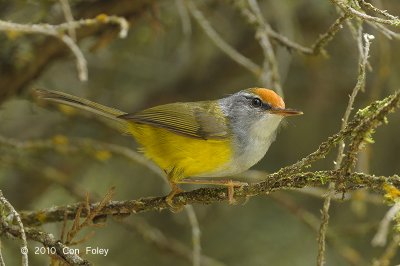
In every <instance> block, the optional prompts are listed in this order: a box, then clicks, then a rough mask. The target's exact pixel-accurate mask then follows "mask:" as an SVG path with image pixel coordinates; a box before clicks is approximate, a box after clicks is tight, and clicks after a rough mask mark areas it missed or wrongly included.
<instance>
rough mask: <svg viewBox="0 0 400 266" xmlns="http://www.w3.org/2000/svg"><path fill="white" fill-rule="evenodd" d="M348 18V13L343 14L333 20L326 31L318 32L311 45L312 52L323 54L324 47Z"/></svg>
mask: <svg viewBox="0 0 400 266" xmlns="http://www.w3.org/2000/svg"><path fill="white" fill-rule="evenodd" d="M348 18H349V15H348V14H343V15H341V16H340V17H339V18H337V19H336V20H335V22H334V23H333V24H332V25H331V26H330V27H329V29H328V31H327V32H325V33H323V34H320V35H319V37H318V39H317V40H316V41H315V43H314V44H313V45H312V48H311V50H312V54H314V55H318V54H320V53H322V54H324V53H325V52H324V47H325V46H326V45H327V44H328V43H329V42H330V41H332V39H333V37H335V35H336V33H337V32H338V31H339V30H340V29H342V28H343V23H344V22H345V21H346V19H348Z"/></svg>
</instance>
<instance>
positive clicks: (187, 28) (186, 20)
mask: <svg viewBox="0 0 400 266" xmlns="http://www.w3.org/2000/svg"><path fill="white" fill-rule="evenodd" d="M175 5H176V7H177V9H178V14H179V17H180V19H181V24H182V31H183V35H185V36H190V35H191V34H192V24H191V23H190V15H189V12H188V9H187V7H186V5H185V1H184V0H175Z"/></svg>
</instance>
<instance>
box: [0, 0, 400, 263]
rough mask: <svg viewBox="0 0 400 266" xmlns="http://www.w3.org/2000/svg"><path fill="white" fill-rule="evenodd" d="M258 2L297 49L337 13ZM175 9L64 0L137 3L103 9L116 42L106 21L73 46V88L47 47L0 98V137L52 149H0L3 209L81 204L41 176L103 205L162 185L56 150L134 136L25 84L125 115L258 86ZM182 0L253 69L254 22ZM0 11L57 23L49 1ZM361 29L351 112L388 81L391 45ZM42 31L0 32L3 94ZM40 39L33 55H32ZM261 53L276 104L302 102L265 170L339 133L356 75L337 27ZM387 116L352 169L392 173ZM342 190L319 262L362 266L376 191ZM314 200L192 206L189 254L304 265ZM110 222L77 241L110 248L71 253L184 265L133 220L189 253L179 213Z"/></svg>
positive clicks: (393, 83)
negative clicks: (195, 244)
mask: <svg viewBox="0 0 400 266" xmlns="http://www.w3.org/2000/svg"><path fill="white" fill-rule="evenodd" d="M259 2H260V5H261V9H262V12H263V14H264V16H265V18H266V19H267V21H268V22H269V23H271V25H272V27H273V28H274V29H276V30H277V31H278V32H280V33H282V34H283V35H285V36H287V37H288V38H290V39H293V40H296V41H297V42H299V43H302V44H304V45H306V46H311V45H312V43H313V42H314V41H315V39H316V38H317V37H318V36H319V34H321V33H323V32H325V31H326V30H327V29H328V27H329V26H330V25H331V24H332V23H333V22H334V21H335V19H336V18H337V17H338V14H337V12H336V9H335V7H334V6H333V5H332V4H331V3H330V1H328V0H325V1H320V0H300V1H294V0H287V1H273V0H264V1H259ZM372 2H373V3H374V4H376V5H377V6H378V7H381V8H383V9H387V10H388V11H389V12H391V13H392V14H394V15H396V14H397V13H398V11H399V10H400V2H398V1H372ZM179 3H180V1H172V0H169V1H160V2H152V1H117V0H115V1H86V2H85V1H78V0H73V1H70V4H71V8H72V13H73V14H74V16H75V18H81V17H93V16H95V15H96V14H99V13H106V14H110V15H111V14H114V13H113V12H114V11H115V10H119V9H122V7H121V6H123V5H132V6H135V5H137V6H140V5H143V7H140V8H137V9H134V8H132V10H135V12H133V11H132V13H129V14H124V12H122V11H120V13H118V12H116V11H115V12H116V14H119V15H127V16H128V15H129V16H130V17H129V19H130V21H131V25H130V26H131V28H130V31H129V35H128V37H127V38H126V39H118V38H117V36H116V31H117V29H116V27H111V28H110V27H109V28H106V29H103V30H98V31H96V32H94V34H93V35H91V36H88V37H85V38H83V39H82V40H81V41H80V42H79V47H80V48H81V49H82V51H83V53H84V55H85V58H86V59H87V61H88V69H89V80H88V81H87V82H80V81H79V80H78V76H77V71H76V66H75V59H74V58H73V57H72V55H71V54H70V52H69V51H68V50H67V49H65V50H63V52H62V53H60V55H61V54H63V56H59V55H57V56H54V58H52V59H51V60H49V61H48V62H47V63H46V64H45V65H44V66H43V67H41V68H42V71H39V72H38V74H37V77H35V78H32V79H31V81H30V82H27V83H26V84H24V85H23V86H20V87H18V88H19V89H15V90H14V89H13V91H11V92H10V93H2V94H1V95H2V98H0V101H1V105H0V121H1V122H0V123H1V126H0V134H1V135H2V136H4V137H7V138H13V139H16V140H19V141H31V140H38V139H40V140H46V139H47V140H49V139H50V140H53V141H55V144H54V145H55V146H57V145H58V146H59V147H58V148H57V147H56V148H55V149H29V150H27V149H16V148H11V147H8V146H4V145H0V152H1V154H2V155H1V157H2V159H0V184H1V190H2V191H3V193H4V195H5V197H6V198H8V199H9V200H10V202H11V203H12V204H13V205H14V206H15V207H16V208H17V209H20V210H21V209H28V210H36V209H39V208H47V207H51V206H55V205H65V204H69V203H74V202H77V201H80V200H81V199H80V198H78V197H77V196H76V195H74V194H72V193H71V192H70V191H68V190H67V189H66V188H65V186H62V185H60V182H56V181H55V180H52V179H51V178H59V179H62V180H63V182H65V183H71V184H76V186H77V187H78V189H79V191H81V192H82V193H84V192H86V191H87V192H89V193H90V195H92V198H93V199H94V198H95V197H96V196H95V195H98V197H99V196H101V195H104V194H105V193H106V192H107V191H108V189H109V188H110V187H111V186H115V187H116V195H115V197H114V199H115V200H127V199H136V198H140V197H150V196H162V195H165V194H166V193H167V192H168V187H167V186H166V184H165V183H164V181H162V180H161V179H160V177H159V176H157V175H156V174H154V173H153V172H151V171H149V170H148V169H147V168H146V167H145V166H143V165H140V164H135V163H133V162H132V161H130V160H127V159H126V158H124V157H121V156H118V155H115V154H112V153H111V154H108V153H107V152H105V153H103V154H101V153H100V154H99V153H98V152H95V151H91V150H90V149H89V150H86V151H80V150H78V151H76V152H67V151H63V150H62V149H63V145H68V143H69V142H68V141H69V140H70V139H71V140H73V139H75V138H90V139H95V140H98V141H102V142H106V143H112V144H118V145H121V146H125V147H128V148H131V149H136V144H135V143H134V141H133V140H132V139H131V138H129V137H126V136H122V135H120V134H119V133H118V132H116V131H114V130H113V129H111V128H109V127H107V126H106V125H104V124H102V123H100V122H98V121H97V120H95V119H93V118H92V117H90V116H87V115H85V114H82V113H73V114H71V113H69V112H60V111H59V110H57V109H56V108H52V107H51V106H47V107H41V106H38V105H37V104H36V103H35V101H34V100H33V99H32V97H31V93H30V90H31V88H32V87H42V88H46V89H54V90H60V91H64V92H68V93H71V94H75V95H78V96H82V97H85V98H88V99H91V100H94V101H96V102H100V103H102V104H105V105H108V106H111V107H116V108H118V109H120V110H123V111H126V112H135V111H137V110H140V109H143V108H146V107H151V106H154V105H157V104H162V103H169V102H175V101H197V100H208V99H217V98H220V97H223V96H225V95H228V94H231V93H234V92H236V91H238V90H241V89H244V88H248V87H254V86H260V85H261V84H260V83H259V81H258V79H257V78H256V77H254V76H253V75H252V74H251V73H249V72H248V71H247V70H246V69H244V68H242V67H241V66H239V65H238V64H237V63H236V62H234V61H232V60H231V59H230V58H228V57H227V56H226V55H225V54H224V53H222V52H221V50H219V49H218V48H217V47H216V46H215V45H214V44H213V43H212V42H211V41H210V39H209V38H208V37H207V36H206V35H205V34H204V32H203V31H202V30H201V28H199V26H198V24H197V23H196V21H194V20H193V19H192V18H190V24H189V25H190V28H191V31H190V32H189V33H187V32H186V33H185V32H184V31H183V27H184V24H183V23H182V16H181V15H180V14H179V12H178V11H179V9H178V5H179ZM195 3H196V4H197V6H198V7H199V8H200V9H201V10H202V12H203V13H204V14H205V16H206V17H207V19H208V20H209V21H210V22H211V24H212V25H213V27H214V28H215V29H216V30H217V32H219V33H220V34H221V36H222V37H223V38H224V39H225V40H226V41H227V42H228V43H230V44H231V45H232V46H234V47H235V48H236V49H237V50H238V51H239V52H241V53H243V54H244V55H246V56H248V57H249V58H252V59H253V60H254V61H255V62H257V63H259V64H261V63H262V61H263V55H262V51H261V49H260V46H259V44H258V42H257V40H255V38H254V35H255V32H254V28H253V27H252V26H249V25H248V24H247V23H246V22H245V20H244V19H243V18H242V17H241V15H240V14H239V12H238V11H237V10H236V9H235V8H233V7H232V6H231V5H230V4H229V3H228V2H225V1H211V0H207V1H195ZM90 5H91V6H90ZM118 5H120V8H119V9H118ZM107 8H109V9H107ZM127 10H131V9H129V8H127ZM127 12H128V11H127ZM129 12H130V11H129ZM396 12H397V13H396ZM88 14H93V15H90V16H89V15H88ZM0 19H1V20H5V21H8V20H9V21H13V22H19V23H39V22H46V23H54V24H56V23H61V22H63V21H64V18H63V15H62V10H61V8H60V5H59V2H58V1H41V2H40V1H39V2H35V1H0ZM186 26H188V24H186ZM364 31H365V32H368V33H370V34H373V35H374V36H375V39H374V40H373V42H372V45H371V51H370V54H371V56H370V59H369V61H370V65H371V67H372V71H368V73H367V83H366V90H365V92H362V93H360V95H359V97H358V98H357V100H356V103H355V109H358V108H360V107H363V106H366V105H367V104H369V103H370V102H372V101H373V100H377V99H382V98H384V97H386V96H387V95H389V94H390V93H393V92H394V91H395V90H398V89H399V85H400V75H399V67H400V63H399V62H400V46H399V41H398V40H395V39H394V40H388V39H387V38H386V37H385V36H383V35H382V34H380V33H379V32H377V31H376V30H374V29H372V28H371V27H370V26H368V25H365V26H364ZM48 39H51V38H50V37H44V36H38V35H16V36H14V35H12V34H10V33H6V32H0V47H1V49H0V91H3V92H6V91H7V90H9V89H10V88H11V87H12V86H10V84H11V85H12V84H14V83H18V79H19V77H20V75H21V76H23V75H25V74H26V72H24V71H26V67H27V66H30V67H32V68H34V67H35V65H32V64H38V61H39V60H38V58H40V57H41V56H44V54H45V53H47V52H48V51H47V50H46V49H48V47H51V46H50V45H48V43H47V42H46V41H47V40H48ZM53 41H54V42H57V40H53ZM41 44H43V47H42V49H38V48H41V46H40V45H41ZM45 45H47V46H45ZM274 47H275V51H276V54H277V60H278V65H279V71H280V74H281V77H282V85H283V90H284V94H285V97H284V98H285V102H286V105H287V106H288V107H291V108H296V109H300V110H302V111H303V112H304V115H303V116H302V117H297V118H294V119H290V120H289V121H288V123H287V124H286V125H285V126H284V127H283V128H281V130H280V133H279V134H278V137H277V140H276V141H275V142H274V143H273V145H272V146H271V148H270V150H269V151H268V153H267V155H266V157H265V158H264V159H263V160H262V161H261V162H260V163H258V164H257V165H256V166H255V167H253V169H258V170H262V171H266V172H273V171H276V170H278V169H280V168H281V167H283V166H286V165H289V164H291V163H294V162H295V161H297V160H299V159H301V158H302V157H304V156H305V155H307V154H309V153H311V152H312V151H314V150H315V149H316V148H317V146H318V145H319V143H321V142H322V141H323V140H325V139H326V138H327V137H328V136H330V135H332V134H334V133H336V132H337V131H338V130H339V128H340V123H341V117H342V116H343V114H344V111H345V108H346V105H347V102H348V95H349V94H350V93H351V91H352V89H353V87H354V85H355V83H356V80H357V71H358V51H357V43H356V41H355V40H354V39H353V37H352V35H351V34H350V31H349V29H348V27H346V26H344V28H343V29H342V30H341V31H339V33H338V34H337V36H335V38H334V40H333V41H332V42H331V43H330V44H329V45H328V46H327V48H326V49H327V51H328V54H329V57H323V56H305V55H299V54H298V53H296V52H295V51H292V52H290V51H288V50H287V49H286V48H283V47H281V46H278V45H275V46H274ZM12 75H14V76H13V79H12V80H11V81H10V80H9V78H10V77H11V76H12ZM7 82H9V83H7ZM388 118H389V124H388V125H384V126H381V127H379V128H378V130H377V132H376V134H375V135H374V140H375V143H374V144H372V145H368V146H367V148H366V149H365V150H364V152H363V153H362V156H363V158H362V159H360V161H361V162H362V164H360V165H359V169H360V170H361V171H363V172H366V173H372V174H377V175H392V174H395V173H397V174H398V173H400V159H399V158H400V156H399V155H400V154H399V151H400V138H399V136H400V135H399V132H400V131H399V124H400V114H399V113H396V114H392V115H390V116H389V117H388ZM65 141H67V142H68V143H66V144H65ZM63 143H64V144H63ZM60 149H61V150H60ZM335 158H336V151H333V152H331V154H330V156H328V157H327V159H325V160H323V161H321V162H318V163H317V164H316V165H315V167H314V168H313V169H332V167H333V160H334V159H335ZM186 188H188V189H191V188H194V187H186ZM353 196H354V197H352V199H350V200H346V201H341V202H340V201H339V202H338V201H335V202H333V206H332V209H331V212H330V213H331V220H330V223H329V232H330V236H329V237H328V244H327V265H370V264H371V262H372V260H373V258H376V257H379V256H380V255H381V254H382V252H383V250H384V248H382V247H372V246H371V239H372V237H373V236H374V234H375V233H376V230H377V227H378V224H379V222H380V220H381V219H382V217H383V215H384V214H385V212H386V211H387V210H388V206H387V205H386V204H384V203H383V197H377V198H376V197H374V196H373V195H371V194H369V193H368V194H366V193H363V192H357V193H355V194H353ZM371 198H373V199H371ZM97 199H98V198H97ZM322 202H323V199H321V198H319V197H313V196H310V195H307V194H305V193H300V192H296V191H282V192H277V193H273V195H271V196H262V197H255V198H251V199H250V200H249V201H248V202H242V203H240V204H238V205H235V206H229V205H227V204H225V203H224V204H213V205H211V206H194V209H195V211H196V214H197V217H198V220H199V224H200V229H201V247H202V253H203V254H205V255H207V256H209V257H211V258H214V259H215V260H218V261H219V262H221V263H224V264H226V265H282V266H283V265H314V264H315V261H316V256H317V243H316V237H317V233H316V231H315V230H313V229H311V228H310V227H309V226H308V225H307V224H306V223H304V222H303V221H302V219H301V218H299V217H301V214H302V213H303V214H304V213H306V214H307V215H309V214H312V215H314V216H315V217H316V218H319V216H320V208H321V206H322ZM285 203H287V204H285ZM288 205H290V206H291V207H288ZM123 221H124V223H128V224H130V226H126V225H122V224H121V223H120V222H119V221H115V220H113V219H112V218H109V219H108V220H107V224H106V226H105V227H103V228H97V229H96V228H94V229H93V228H91V229H89V230H87V231H92V230H95V232H96V233H95V236H94V237H93V238H91V239H89V240H88V241H87V242H85V243H83V244H80V245H78V247H86V246H98V247H104V248H109V249H110V251H109V254H108V255H107V256H106V257H102V256H99V255H88V256H85V258H87V259H88V260H90V261H91V262H93V263H94V264H95V265H191V263H190V261H189V260H188V259H185V258H183V256H180V255H177V254H176V253H174V252H171V251H168V250H165V248H160V247H158V246H157V245H155V244H154V243H153V242H152V241H151V240H149V239H148V238H144V237H143V232H142V230H143V229H138V228H137V225H138V224H141V223H146V224H148V225H150V226H151V227H152V228H156V229H157V230H160V231H161V232H162V233H163V234H164V235H165V236H166V237H167V238H168V239H176V240H178V241H180V242H181V243H183V244H184V245H185V246H186V247H187V248H188V249H189V250H190V249H191V246H192V241H191V226H190V223H189V221H188V217H187V214H186V212H184V211H182V212H180V213H171V212H169V211H163V212H159V213H158V212H151V213H143V214H139V215H131V216H129V217H126V218H124V219H123ZM317 222H318V221H317ZM317 224H318V223H317ZM135 225H136V227H135ZM135 228H136V229H135ZM43 229H44V230H45V231H47V232H51V233H53V234H54V235H55V236H56V237H59V235H60V231H61V223H59V224H51V225H46V226H44V227H43ZM83 235H84V234H82V235H80V236H83ZM2 241H3V245H2V251H3V254H4V257H5V259H6V262H8V263H9V264H10V265H16V264H17V263H19V260H20V257H19V252H18V251H19V247H18V244H19V241H15V240H13V241H11V240H5V239H4V240H3V239H2ZM35 246H39V244H38V243H35V242H30V244H29V247H30V250H31V251H32V250H33V247H35ZM30 260H31V264H32V265H43V264H45V263H48V257H46V256H44V255H33V254H31V255H30ZM392 262H393V265H395V264H398V263H400V256H397V257H396V258H395V259H394V260H393V261H392Z"/></svg>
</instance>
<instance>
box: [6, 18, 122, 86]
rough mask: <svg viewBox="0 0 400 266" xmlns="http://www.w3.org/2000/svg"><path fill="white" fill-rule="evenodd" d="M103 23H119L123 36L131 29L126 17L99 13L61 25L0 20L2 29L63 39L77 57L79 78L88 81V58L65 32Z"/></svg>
mask: <svg viewBox="0 0 400 266" xmlns="http://www.w3.org/2000/svg"><path fill="white" fill-rule="evenodd" d="M102 23H111V24H118V25H119V26H120V34H119V36H120V37H121V38H125V37H126V35H127V32H128V29H129V25H128V22H127V21H126V20H125V19H124V18H121V17H117V16H107V15H104V14H102V15H98V16H97V17H96V18H93V19H81V20H78V21H72V22H66V23H62V24H59V25H50V24H29V25H28V24H18V23H14V22H8V21H2V20H0V31H17V32H22V33H27V34H44V35H48V36H53V37H55V38H57V39H59V40H61V41H62V42H63V43H64V44H65V45H66V46H67V47H68V48H69V49H70V50H71V52H72V53H73V54H74V56H75V58H76V61H77V63H76V64H77V69H78V75H79V79H80V80H81V81H86V80H87V76H88V74H87V63H86V59H85V57H84V55H83V53H82V51H81V50H80V49H79V47H78V46H77V44H76V43H75V42H74V40H73V39H72V38H71V37H70V36H68V35H65V34H64V33H63V32H64V31H68V30H71V29H77V28H80V27H83V26H92V25H97V24H102Z"/></svg>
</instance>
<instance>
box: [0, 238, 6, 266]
mask: <svg viewBox="0 0 400 266" xmlns="http://www.w3.org/2000/svg"><path fill="white" fill-rule="evenodd" d="M0 266H6V263H5V262H4V258H3V252H2V243H1V240H0Z"/></svg>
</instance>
